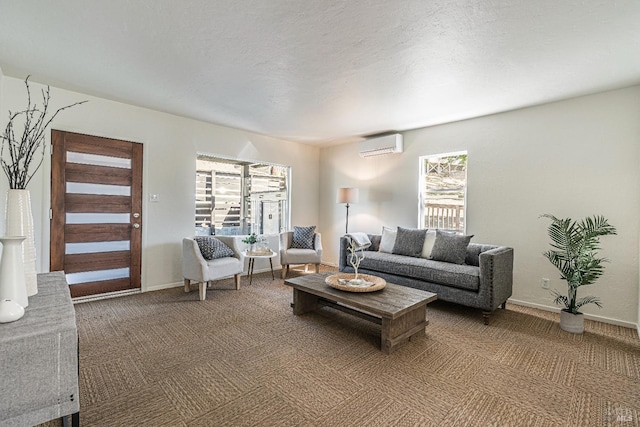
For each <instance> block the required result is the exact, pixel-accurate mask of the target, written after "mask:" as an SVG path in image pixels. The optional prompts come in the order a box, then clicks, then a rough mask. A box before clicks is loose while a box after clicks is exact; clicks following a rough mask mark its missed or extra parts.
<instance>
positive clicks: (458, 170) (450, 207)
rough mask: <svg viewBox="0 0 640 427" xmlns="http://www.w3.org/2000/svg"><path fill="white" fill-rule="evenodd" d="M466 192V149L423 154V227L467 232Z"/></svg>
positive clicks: (421, 171) (421, 167)
mask: <svg viewBox="0 0 640 427" xmlns="http://www.w3.org/2000/svg"><path fill="white" fill-rule="evenodd" d="M466 193H467V152H466V151H464V152H458V153H447V154H438V155H435V156H423V157H420V212H419V215H420V218H419V224H420V227H422V228H439V229H442V230H450V231H460V232H463V233H464V232H465V224H466V216H467V215H466Z"/></svg>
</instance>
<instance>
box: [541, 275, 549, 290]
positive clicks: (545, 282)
mask: <svg viewBox="0 0 640 427" xmlns="http://www.w3.org/2000/svg"><path fill="white" fill-rule="evenodd" d="M540 286H542V289H549V279H547V278H546V277H543V278H542V279H541V280H540Z"/></svg>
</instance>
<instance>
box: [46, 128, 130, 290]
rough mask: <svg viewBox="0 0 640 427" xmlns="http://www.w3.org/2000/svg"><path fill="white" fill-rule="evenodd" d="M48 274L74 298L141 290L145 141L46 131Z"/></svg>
mask: <svg viewBox="0 0 640 427" xmlns="http://www.w3.org/2000/svg"><path fill="white" fill-rule="evenodd" d="M51 141H52V145H53V156H52V164H51V210H52V218H51V250H50V253H51V259H50V263H51V267H50V268H51V270H52V271H55V270H64V271H65V273H66V274H67V282H69V286H70V289H71V296H72V297H78V296H86V295H95V294H103V293H107V292H113V291H121V290H125V289H135V288H139V287H140V271H141V248H142V242H141V240H142V144H137V143H133V142H128V141H121V140H115V139H109V138H100V137H95V136H89V135H81V134H75V133H70V132H62V131H57V130H53V131H52V132H51Z"/></svg>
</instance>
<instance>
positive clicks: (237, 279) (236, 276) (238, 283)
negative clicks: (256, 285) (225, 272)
mask: <svg viewBox="0 0 640 427" xmlns="http://www.w3.org/2000/svg"><path fill="white" fill-rule="evenodd" d="M234 278H235V279H236V291H238V290H240V274H239V273H238V274H236V275H235V276H234Z"/></svg>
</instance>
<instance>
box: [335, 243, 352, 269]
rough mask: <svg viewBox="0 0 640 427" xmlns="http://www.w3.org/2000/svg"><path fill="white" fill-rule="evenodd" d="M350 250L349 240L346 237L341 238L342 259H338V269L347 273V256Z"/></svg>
mask: <svg viewBox="0 0 640 427" xmlns="http://www.w3.org/2000/svg"><path fill="white" fill-rule="evenodd" d="M348 248H349V238H348V237H346V236H342V237H340V258H339V259H338V269H339V270H340V271H345V267H346V266H347V254H348V250H349V249H348Z"/></svg>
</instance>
